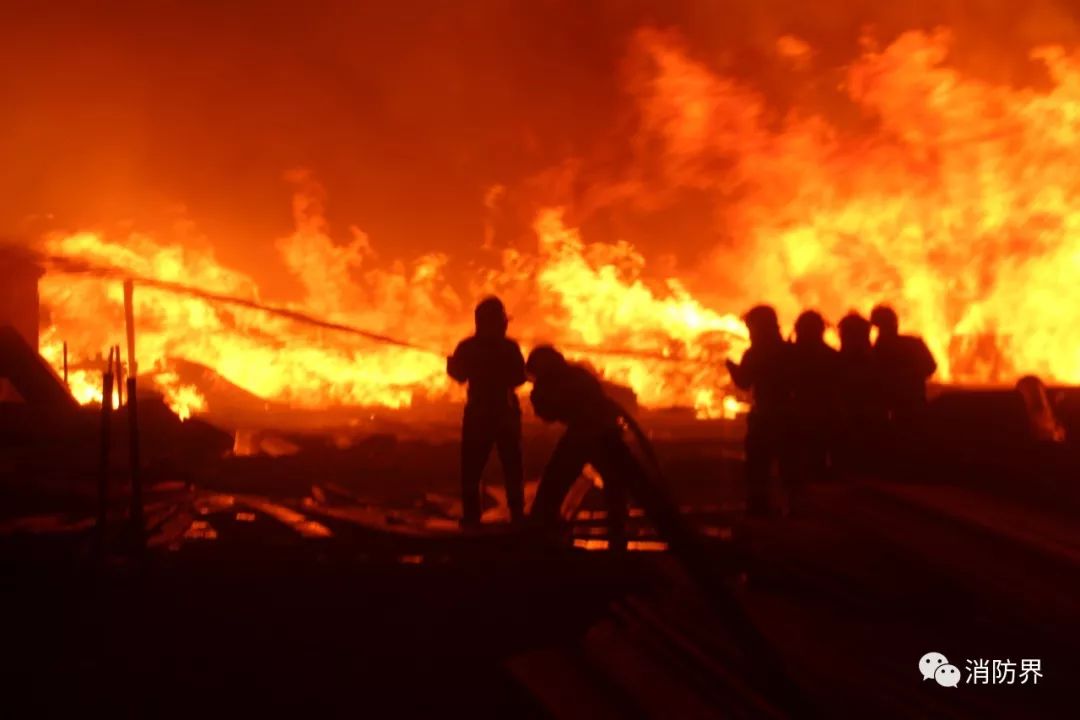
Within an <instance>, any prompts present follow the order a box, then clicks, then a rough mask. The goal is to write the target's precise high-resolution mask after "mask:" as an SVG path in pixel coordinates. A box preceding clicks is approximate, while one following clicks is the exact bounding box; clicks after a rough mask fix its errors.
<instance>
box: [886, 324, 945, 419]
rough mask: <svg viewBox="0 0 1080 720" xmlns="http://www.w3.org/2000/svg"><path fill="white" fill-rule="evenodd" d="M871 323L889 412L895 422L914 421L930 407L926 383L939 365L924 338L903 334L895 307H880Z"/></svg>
mask: <svg viewBox="0 0 1080 720" xmlns="http://www.w3.org/2000/svg"><path fill="white" fill-rule="evenodd" d="M870 322H871V324H873V325H874V326H876V327H877V329H878V336H877V341H876V342H875V343H874V349H873V357H874V362H875V364H876V366H877V370H878V373H879V379H880V383H881V389H882V401H883V403H884V405H885V409H886V411H887V412H888V413H889V415H890V417H891V418H892V419H893V420H899V421H901V422H908V421H911V420H913V419H914V418H915V417H917V416H918V415H921V414H922V411H923V410H924V409H925V407H926V381H927V380H929V379H930V376H932V375H933V374H934V371H936V370H937V362H936V361H935V360H934V356H933V355H932V354H930V349H929V348H927V347H926V343H925V342H923V340H922V338H919V337H915V336H912V335H901V334H900V323H899V321H898V319H897V317H896V311H894V310H893V309H892V308H890V307H887V306H885V305H878V306H877V307H875V308H874V310H873V311H872V312H871V313H870Z"/></svg>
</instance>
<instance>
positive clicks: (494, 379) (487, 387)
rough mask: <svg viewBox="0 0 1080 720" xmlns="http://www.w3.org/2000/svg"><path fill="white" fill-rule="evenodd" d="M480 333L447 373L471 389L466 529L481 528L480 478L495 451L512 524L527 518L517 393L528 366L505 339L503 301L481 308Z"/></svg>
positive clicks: (464, 478) (464, 440)
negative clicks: (516, 390) (469, 527)
mask: <svg viewBox="0 0 1080 720" xmlns="http://www.w3.org/2000/svg"><path fill="white" fill-rule="evenodd" d="M475 319H476V333H475V334H474V335H473V336H472V337H468V338H466V339H464V340H462V341H461V342H460V343H459V344H458V346H457V348H456V349H455V350H454V354H453V355H451V356H450V357H449V358H447V361H446V372H447V373H448V374H449V375H450V377H452V378H454V379H455V380H457V381H458V382H460V383H468V385H469V389H468V401H467V402H466V404H465V417H464V420H463V422H462V427H461V504H462V509H463V516H462V525H463V526H474V525H478V524H479V523H480V478H481V476H482V475H483V473H484V466H485V465H487V460H488V456H489V455H490V454H491V446H492V445H494V446H495V448H496V450H497V451H498V453H499V461H500V463H501V464H502V470H503V476H504V478H505V480H506V503H507V505H508V506H509V508H510V518H511V519H512V520H513V521H514V522H518V521H520V520H522V519H523V518H524V513H525V494H524V489H523V483H522V465H521V408H520V406H519V405H518V400H517V395H516V394H515V393H514V389H515V388H517V387H519V386H521V385H523V384H524V383H525V360H524V358H523V357H522V355H521V348H519V347H518V344H517V343H516V342H515V341H513V340H511V339H510V338H508V337H506V328H507V325H508V323H509V320H508V318H507V316H506V309H505V308H504V307H503V304H502V301H501V300H499V299H498V298H497V297H489V298H486V299H484V300H483V301H482V302H481V303H480V304H479V305H477V306H476V312H475Z"/></svg>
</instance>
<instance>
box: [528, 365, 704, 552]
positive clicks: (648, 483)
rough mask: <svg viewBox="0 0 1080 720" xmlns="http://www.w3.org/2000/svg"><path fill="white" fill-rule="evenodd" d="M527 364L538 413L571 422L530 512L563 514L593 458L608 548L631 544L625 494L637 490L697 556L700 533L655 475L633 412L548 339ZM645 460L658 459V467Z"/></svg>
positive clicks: (658, 521)
mask: <svg viewBox="0 0 1080 720" xmlns="http://www.w3.org/2000/svg"><path fill="white" fill-rule="evenodd" d="M526 369H527V372H528V374H529V376H530V377H531V378H532V381H533V390H532V393H531V395H530V399H531V401H532V406H533V410H534V411H535V412H536V415H537V416H538V417H539V418H540V419H541V420H544V421H546V422H556V423H561V424H563V425H565V426H566V431H565V432H564V433H563V435H562V437H561V438H560V439H559V441H558V443H557V444H556V446H555V450H554V451H553V452H552V454H551V458H550V460H549V461H548V463H547V465H546V467H545V468H544V473H543V476H542V477H541V479H540V486H539V487H538V488H537V491H536V499H535V500H534V501H533V508H532V516H533V517H534V518H535V519H536V520H537V522H539V523H541V524H543V525H547V526H553V525H555V524H556V523H557V522H558V520H559V518H560V509H561V508H562V504H563V501H564V499H565V498H566V495H567V493H568V492H569V491H570V488H571V487H572V486H573V484H574V482H575V481H576V480H577V479H578V477H579V476H580V475H581V473H582V471H583V469H584V467H585V465H586V464H588V465H589V466H591V467H592V468H593V470H595V471H596V473H597V474H598V475H599V476H600V477H601V479H602V480H603V485H604V500H605V505H606V508H607V517H608V547H609V548H610V549H612V550H624V549H625V548H626V514H627V502H628V500H629V499H630V498H631V497H633V498H634V499H635V500H637V502H638V503H640V505H641V506H642V508H643V509H644V510H645V514H646V516H647V517H648V519H649V520H650V522H652V524H653V526H654V527H655V528H656V530H657V532H658V533H659V534H660V536H661V537H663V538H664V539H665V540H667V541H668V542H669V543H670V544H671V546H672V548H673V549H674V550H675V551H676V552H678V553H680V554H681V555H683V556H686V554H687V553H691V554H693V556H694V557H695V558H697V557H699V556H700V551H699V550H697V548H698V546H699V545H700V541H699V540H698V539H697V538H696V536H695V534H694V533H693V532H692V531H691V530H690V529H689V528H688V526H687V525H686V524H685V522H684V521H683V520H682V517H681V515H680V514H679V510H678V506H677V505H675V503H674V502H673V501H672V500H671V498H670V497H669V496H668V494H667V491H666V489H665V488H664V487H663V484H662V482H661V479H660V478H659V477H658V476H657V474H658V472H659V470H658V465H657V464H656V460H655V456H654V455H653V453H652V449H651V445H650V444H649V441H648V439H647V438H646V437H645V434H644V433H643V432H642V431H641V428H640V427H638V425H637V423H636V422H635V421H634V419H633V418H632V417H630V416H629V415H628V414H627V413H626V412H625V411H624V409H623V408H622V407H621V406H620V405H619V404H618V403H616V402H615V401H613V400H612V399H611V398H610V397H609V396H608V395H607V394H606V393H605V392H604V389H603V385H602V384H601V382H600V380H599V379H598V378H597V377H596V376H594V375H593V374H592V373H591V372H589V371H588V370H587V369H586V368H584V367H582V366H580V365H576V364H573V363H569V362H567V361H566V359H565V358H564V357H563V356H562V354H561V353H559V351H557V350H555V349H554V348H553V347H551V346H547V345H544V346H540V347H537V348H535V349H534V350H533V351H532V352H531V353H529V360H528V363H526ZM624 425H625V426H626V429H628V430H629V431H630V432H631V433H632V434H633V435H634V436H635V438H636V440H637V443H636V444H637V445H638V446H639V448H640V451H641V455H643V456H644V457H642V456H641V455H639V454H636V453H635V452H634V450H633V449H632V448H631V446H630V444H629V443H628V442H627V440H626V438H625V436H624ZM647 465H652V472H650V470H649V468H648V467H647Z"/></svg>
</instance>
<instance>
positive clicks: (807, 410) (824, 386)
mask: <svg viewBox="0 0 1080 720" xmlns="http://www.w3.org/2000/svg"><path fill="white" fill-rule="evenodd" d="M791 362H792V371H791V389H792V420H793V423H792V429H791V433H792V435H791V439H792V444H793V447H792V461H793V464H794V467H793V472H794V473H795V476H796V477H795V479H797V480H799V481H806V480H811V481H820V480H824V479H825V478H826V477H827V476H828V475H829V468H830V455H831V453H832V444H833V438H834V435H835V429H836V412H837V408H838V398H837V391H838V387H837V385H838V381H839V369H840V368H839V357H838V353H837V352H836V350H834V349H833V348H831V347H829V345H827V344H826V343H825V319H824V318H823V317H822V316H821V314H820V313H818V312H816V311H814V310H807V311H805V312H803V313H802V314H801V315H799V317H798V319H796V321H795V343H794V345H793V346H792V349H791Z"/></svg>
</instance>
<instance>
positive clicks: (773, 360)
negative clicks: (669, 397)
mask: <svg viewBox="0 0 1080 720" xmlns="http://www.w3.org/2000/svg"><path fill="white" fill-rule="evenodd" d="M743 322H745V323H746V328H747V330H749V331H750V347H749V348H748V349H747V350H746V352H745V353H744V354H743V357H742V361H741V362H739V363H735V362H732V361H731V360H728V361H727V368H728V372H729V373H731V379H732V381H733V382H734V383H735V384H736V385H737V386H738V387H740V388H742V389H743V390H752V391H753V394H754V402H753V405H752V406H751V409H750V415H749V416H748V417H747V421H746V441H745V442H746V485H747V487H746V497H747V509H748V510H749V512H750V513H751V514H752V515H766V514H768V512H769V488H770V485H771V476H772V469H773V466H774V465H778V466H779V469H780V471H781V473H782V474H783V475H785V476H786V475H789V474H790V467H789V466H790V457H789V456H790V451H789V444H790V437H789V434H790V428H789V427H788V426H789V413H790V412H791V368H792V355H791V345H790V344H788V343H787V342H785V340H784V338H783V336H782V335H781V334H780V322H779V321H778V320H777V318H776V311H775V310H773V309H772V308H771V307H769V306H768V305H757V306H755V307H753V308H751V309H750V311H749V312H747V313H746V315H744V316H743ZM787 479H788V478H787V477H785V480H787Z"/></svg>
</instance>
